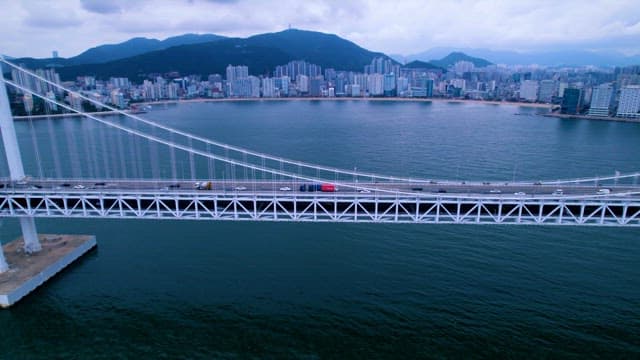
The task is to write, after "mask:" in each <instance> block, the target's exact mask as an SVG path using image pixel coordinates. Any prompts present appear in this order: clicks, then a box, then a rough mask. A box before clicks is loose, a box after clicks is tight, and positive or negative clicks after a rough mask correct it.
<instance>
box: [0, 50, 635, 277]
mask: <svg viewBox="0 0 640 360" xmlns="http://www.w3.org/2000/svg"><path fill="white" fill-rule="evenodd" d="M0 61H1V63H2V64H4V65H5V66H6V67H8V68H10V69H11V71H12V79H5V78H4V76H3V77H1V78H0V80H2V81H1V84H0V130H1V131H2V140H3V149H4V154H5V157H6V164H2V166H0V217H14V218H19V219H20V224H21V227H22V232H23V237H24V250H25V251H26V252H28V253H36V252H38V251H39V250H40V249H41V245H40V243H39V239H38V235H37V231H36V225H35V218H38V217H46V218H113V219H123V218H149V219H189V220H232V221H238V220H245V221H296V222H304V221H311V222H367V223H420V224H437V223H451V224H514V225H515V224H519V225H523V224H526V225H572V226H624V227H639V226H640V185H639V184H638V179H639V178H640V172H636V173H631V174H619V173H617V174H615V175H613V176H609V177H592V178H580V179H565V180H550V181H517V182H516V181H511V182H495V181H494V182H488V181H451V180H444V179H416V178H407V177H402V176H388V175H382V174H376V173H368V172H362V171H355V170H347V169H339V168H335V167H331V166H323V165H317V164H311V163H307V162H302V161H296V160H291V159H285V158H282V157H278V156H272V155H269V154H265V153H261V152H257V151H252V150H250V149H245V148H241V147H237V146H233V145H229V144H225V143H221V142H218V141H215V140H212V139H207V138H203V137H201V136H198V135H196V134H190V133H188V132H185V131H182V130H178V129H174V128H172V127H169V126H166V125H163V124H161V123H159V122H156V121H152V120H150V119H148V118H146V117H142V116H140V115H138V114H133V113H130V112H127V111H125V110H122V109H119V108H115V107H113V106H111V105H109V104H106V103H104V102H102V101H100V100H98V99H96V97H95V96H91V94H87V93H85V92H78V91H73V90H71V89H68V88H66V87H63V86H62V85H60V84H59V83H57V82H54V81H52V80H51V79H47V78H45V77H44V76H43V75H42V74H41V73H40V74H39V73H35V72H33V71H30V70H27V69H24V68H21V67H19V66H17V65H15V64H13V63H11V62H9V61H7V60H5V59H2V58H0ZM8 87H10V88H12V89H13V91H15V92H17V94H18V95H22V96H23V97H24V98H28V99H41V101H42V102H43V103H44V104H45V108H46V109H47V110H48V111H51V112H54V111H68V112H69V113H74V114H75V115H76V116H77V119H78V121H77V122H69V121H65V122H63V124H58V123H56V121H57V120H55V119H53V118H52V117H48V118H45V119H44V120H37V121H44V122H46V126H38V127H37V129H36V126H34V122H35V121H36V120H35V119H34V118H33V117H31V116H28V117H27V120H26V121H27V122H28V129H29V131H26V132H24V131H23V132H21V134H20V137H18V135H16V130H15V127H14V122H13V121H14V120H13V118H12V115H11V110H10V103H9V97H8V94H7V88H8ZM64 99H66V101H65V100H64ZM82 103H86V104H91V105H93V107H95V108H97V109H103V110H108V111H110V114H112V116H103V115H101V114H96V113H87V112H85V111H83V109H82V106H81V105H80V106H79V105H78V104H82ZM61 126H62V133H63V134H64V135H63V136H60V132H59V131H57V130H59V128H60V127H61ZM54 128H56V129H57V130H54ZM43 129H46V130H43ZM79 134H81V135H79ZM25 149H26V150H28V151H24V150H25ZM21 150H22V151H21ZM25 153H29V154H30V156H28V157H25V158H24V159H25V160H24V161H23V156H24V154H25ZM7 269H8V265H7V263H6V261H5V260H4V256H3V254H2V251H1V250H0V273H1V272H3V271H6V270H7Z"/></svg>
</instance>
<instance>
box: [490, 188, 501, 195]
mask: <svg viewBox="0 0 640 360" xmlns="http://www.w3.org/2000/svg"><path fill="white" fill-rule="evenodd" d="M501 192H502V191H500V190H498V189H492V190H489V193H490V194H500V193H501Z"/></svg>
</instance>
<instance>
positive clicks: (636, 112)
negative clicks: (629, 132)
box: [616, 85, 640, 118]
mask: <svg viewBox="0 0 640 360" xmlns="http://www.w3.org/2000/svg"><path fill="white" fill-rule="evenodd" d="M616 116H618V117H625V118H640V85H628V86H625V87H624V88H622V90H621V91H620V100H619V102H618V112H617V113H616Z"/></svg>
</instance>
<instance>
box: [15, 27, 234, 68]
mask: <svg viewBox="0 0 640 360" xmlns="http://www.w3.org/2000/svg"><path fill="white" fill-rule="evenodd" d="M221 39H226V37H224V36H220V35H214V34H202V35H199V34H184V35H179V36H173V37H169V38H166V39H164V40H157V39H147V38H142V37H138V38H133V39H129V40H127V41H124V42H121V43H118V44H107V45H100V46H96V47H94V48H91V49H89V50H87V51H84V52H82V53H81V54H79V55H77V56H74V57H70V58H45V59H34V58H20V59H15V60H16V61H17V62H19V63H23V64H25V65H26V66H27V67H29V68H43V67H63V66H73V65H85V64H99V63H106V62H109V61H114V60H119V59H124V58H127V57H131V56H136V55H140V54H144V53H147V52H151V51H156V50H162V49H166V48H169V47H172V46H179V45H188V44H197V43H204V42H211V41H217V40H221Z"/></svg>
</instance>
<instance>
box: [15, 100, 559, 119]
mask: <svg viewBox="0 0 640 360" xmlns="http://www.w3.org/2000/svg"><path fill="white" fill-rule="evenodd" d="M245 101H246V102H249V101H375V102H427V103H430V102H446V103H465V104H484V105H508V106H522V107H532V108H542V109H549V110H550V109H551V107H552V105H551V104H537V103H528V102H507V101H488V100H465V99H443V98H397V97H395V98H394V97H389V98H371V97H293V98H221V99H212V98H197V99H180V100H161V101H150V102H142V103H136V105H142V106H146V105H164V104H188V103H215V102H245ZM124 111H125V112H127V113H129V112H130V110H124ZM117 113H118V112H116V111H101V112H91V113H87V114H91V115H94V116H106V115H114V114H117ZM73 116H82V115H80V114H77V113H66V114H55V115H32V116H14V119H16V120H27V119H29V118H31V119H40V118H59V117H73Z"/></svg>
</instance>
